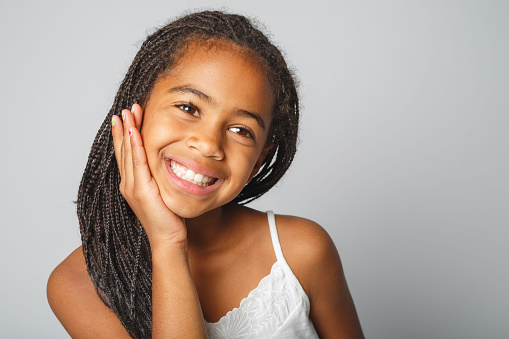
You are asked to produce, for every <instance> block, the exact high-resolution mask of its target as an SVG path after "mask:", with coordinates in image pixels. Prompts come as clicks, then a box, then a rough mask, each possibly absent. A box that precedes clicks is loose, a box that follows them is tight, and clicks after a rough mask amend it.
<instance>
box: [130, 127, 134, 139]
mask: <svg viewBox="0 0 509 339" xmlns="http://www.w3.org/2000/svg"><path fill="white" fill-rule="evenodd" d="M129 136H130V137H132V136H133V128H132V127H130V128H129Z"/></svg>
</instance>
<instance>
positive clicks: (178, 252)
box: [150, 241, 188, 264]
mask: <svg viewBox="0 0 509 339" xmlns="http://www.w3.org/2000/svg"><path fill="white" fill-rule="evenodd" d="M150 251H151V254H152V262H153V263H154V264H157V263H158V262H159V261H162V262H165V263H166V262H168V260H171V261H173V262H175V261H185V262H186V263H187V261H188V260H187V241H182V242H169V241H155V242H154V243H152V242H150Z"/></svg>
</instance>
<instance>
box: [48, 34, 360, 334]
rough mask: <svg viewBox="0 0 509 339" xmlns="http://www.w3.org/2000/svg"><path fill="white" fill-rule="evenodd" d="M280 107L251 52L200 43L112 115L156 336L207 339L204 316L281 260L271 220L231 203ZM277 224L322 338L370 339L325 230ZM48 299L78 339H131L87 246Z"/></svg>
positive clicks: (214, 317)
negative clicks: (180, 167) (100, 287)
mask: <svg viewBox="0 0 509 339" xmlns="http://www.w3.org/2000/svg"><path fill="white" fill-rule="evenodd" d="M273 101H274V99H273V97H272V89H271V86H270V84H269V83H268V81H267V79H266V77H265V75H264V71H263V68H262V66H261V65H260V64H259V63H258V62H257V61H255V60H254V59H253V58H252V57H250V56H249V55H248V54H247V53H245V52H242V51H240V50H239V48H236V47H235V46H229V45H225V44H218V45H216V46H212V47H210V46H207V47H205V46H201V45H196V46H194V47H193V48H190V49H189V51H188V52H187V53H186V55H185V56H184V57H183V58H182V60H181V61H180V63H179V64H178V65H177V67H176V68H174V69H173V70H172V72H171V74H169V75H168V76H167V77H164V78H162V79H160V80H159V81H158V82H157V83H156V85H155V86H154V89H153V91H152V93H151V95H150V99H149V100H148V103H147V105H146V107H145V110H144V112H143V110H142V107H141V106H139V105H137V104H136V105H134V106H133V107H132V109H131V110H130V111H129V110H124V111H123V112H122V113H123V120H121V119H119V118H118V117H114V125H113V127H112V134H113V140H114V144H115V155H116V158H117V162H118V165H119V169H120V173H121V178H122V179H121V183H120V191H121V193H122V194H123V196H124V197H125V198H126V200H127V202H128V203H129V205H130V206H131V208H132V209H133V211H134V212H135V214H136V215H137V217H138V218H139V219H140V221H141V222H142V224H143V225H144V228H145V230H146V232H147V235H148V237H149V241H150V244H151V250H152V260H153V276H152V286H153V287H152V288H153V289H152V294H153V338H173V337H175V338H204V337H206V332H205V328H204V326H203V321H202V319H203V318H205V319H206V320H207V321H209V322H215V321H218V320H219V319H220V318H221V317H222V316H224V315H225V314H226V313H227V312H228V311H230V310H231V309H233V308H235V307H238V306H239V304H240V302H241V300H242V299H243V298H245V297H246V296H247V295H248V294H249V292H250V291H251V290H253V289H254V288H256V286H257V285H258V283H259V282H260V280H261V279H262V278H263V277H265V276H266V275H268V274H269V272H270V269H271V267H272V265H273V264H274V262H275V261H276V257H275V254H274V251H273V248H272V243H271V238H270V233H269V228H268V224H267V217H266V215H265V213H261V212H258V211H255V210H252V209H249V208H247V207H243V206H238V205H236V204H232V203H230V201H231V200H232V199H234V198H235V197H236V196H237V195H238V193H239V192H240V191H241V190H242V188H243V187H244V185H245V184H246V183H247V182H249V180H251V178H252V177H253V176H254V175H255V174H256V172H257V171H258V169H259V168H260V165H261V164H262V162H263V159H264V157H265V154H266V152H267V151H268V149H269V148H270V146H268V147H267V146H266V145H265V143H266V139H267V135H268V129H269V126H270V122H271V119H272V117H271V108H272V105H273ZM142 120H143V128H141V122H142ZM260 121H263V123H260ZM262 125H265V128H263V127H262ZM140 129H141V134H140V132H139V131H140ZM168 159H178V160H181V161H184V162H186V164H190V166H191V167H193V168H195V167H196V168H197V169H204V170H206V171H208V173H213V174H214V177H217V178H218V180H217V182H216V184H215V186H214V187H215V189H214V190H212V191H211V192H207V194H196V192H190V191H189V190H187V189H185V188H183V187H182V186H181V185H179V183H178V180H177V181H176V180H174V178H172V175H171V173H170V171H171V170H169V169H168V166H167V165H168V161H169V160H168ZM276 223H277V227H278V234H279V238H280V242H281V246H282V250H283V253H284V255H285V258H286V260H287V262H288V264H289V265H290V267H291V268H292V271H293V272H294V273H295V275H296V276H297V278H298V279H299V281H300V282H301V285H302V286H303V288H304V290H305V291H306V293H307V295H308V297H309V299H310V302H311V311H310V317H311V319H312V320H313V323H314V325H315V328H316V330H317V332H318V333H319V335H320V337H322V338H338V337H340V338H363V335H362V331H361V328H360V324H359V320H358V317H357V313H356V311H355V306H354V304H353V301H352V298H351V296H350V292H349V291H348V287H347V284H346V281H345V277H344V274H343V270H342V266H341V262H340V259H339V255H338V253H337V250H336V248H335V246H334V244H333V242H332V240H331V239H330V237H329V236H328V234H327V233H326V232H325V231H324V230H323V229H322V228H321V227H320V226H319V225H317V224H316V223H314V222H312V221H309V220H306V219H302V218H296V217H291V216H279V215H278V216H276ZM48 300H49V303H50V305H51V307H52V309H53V311H54V313H55V314H56V315H57V317H58V319H59V320H60V322H61V323H62V324H63V326H64V327H65V329H66V330H67V331H68V332H69V334H70V335H71V336H72V337H76V338H103V337H104V338H111V337H115V338H123V337H125V338H128V337H129V336H128V335H127V333H126V331H125V329H124V328H123V326H122V325H121V324H120V321H119V319H118V318H117V317H116V315H115V314H114V313H113V312H112V311H111V310H110V309H109V308H108V307H107V306H105V305H104V304H103V303H102V302H101V301H100V299H99V297H98V296H97V294H96V292H95V290H94V287H93V284H92V281H91V280H90V277H89V275H88V273H87V270H86V264H85V260H84V258H83V253H82V251H81V248H78V249H77V250H75V251H74V252H73V253H71V255H70V256H69V257H68V258H66V259H65V260H64V261H63V262H62V263H61V264H60V265H59V266H58V267H57V268H56V269H55V270H54V271H53V273H52V274H51V276H50V279H49V282H48Z"/></svg>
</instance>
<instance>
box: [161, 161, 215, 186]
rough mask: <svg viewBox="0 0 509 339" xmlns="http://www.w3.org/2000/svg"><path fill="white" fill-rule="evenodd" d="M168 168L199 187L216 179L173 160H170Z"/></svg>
mask: <svg viewBox="0 0 509 339" xmlns="http://www.w3.org/2000/svg"><path fill="white" fill-rule="evenodd" d="M170 168H171V170H172V171H173V173H175V175H176V176H177V177H179V178H181V179H184V180H186V181H189V182H190V183H193V184H195V185H198V186H201V187H207V186H210V185H213V184H214V183H215V182H216V180H217V178H213V177H208V176H206V175H204V174H201V173H196V172H194V171H193V170H190V169H188V168H187V167H185V166H183V165H182V164H179V163H178V162H176V161H174V160H171V161H170Z"/></svg>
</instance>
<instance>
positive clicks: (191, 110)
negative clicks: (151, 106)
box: [177, 104, 198, 117]
mask: <svg viewBox="0 0 509 339" xmlns="http://www.w3.org/2000/svg"><path fill="white" fill-rule="evenodd" d="M177 107H178V108H180V109H181V110H182V111H184V112H186V113H187V114H191V115H192V116H195V117H197V116H198V109H197V108H196V107H195V106H194V105H191V104H178V105H177Z"/></svg>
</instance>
